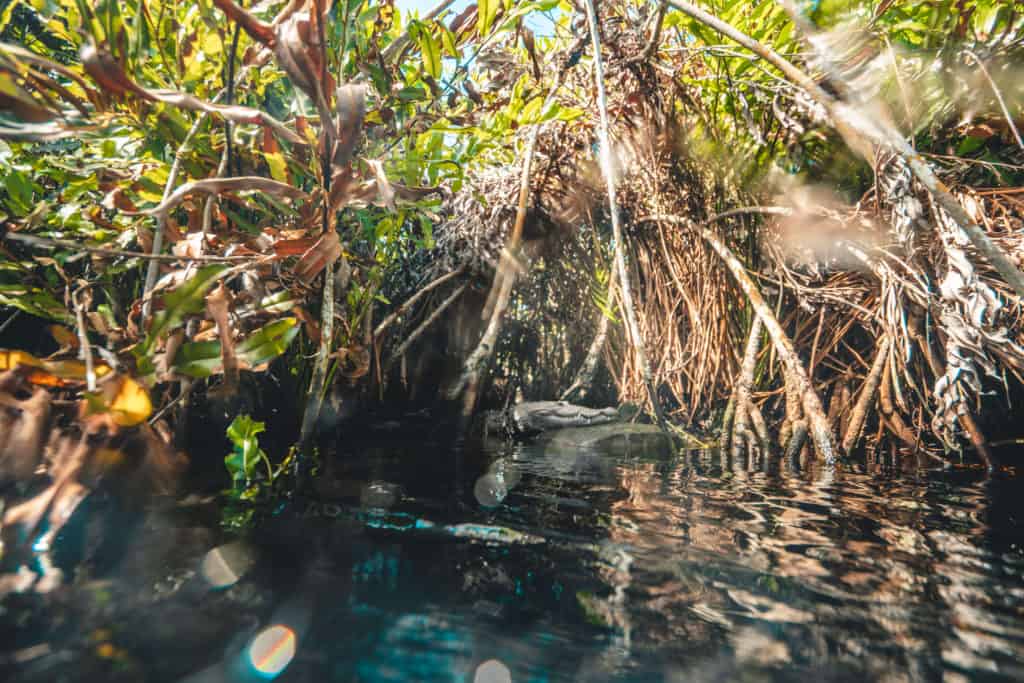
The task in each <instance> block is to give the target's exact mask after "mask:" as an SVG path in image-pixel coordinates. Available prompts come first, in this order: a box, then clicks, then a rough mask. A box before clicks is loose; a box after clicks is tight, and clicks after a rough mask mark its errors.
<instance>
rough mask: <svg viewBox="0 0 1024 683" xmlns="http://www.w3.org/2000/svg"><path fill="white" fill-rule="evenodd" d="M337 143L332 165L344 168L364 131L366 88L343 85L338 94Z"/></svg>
mask: <svg viewBox="0 0 1024 683" xmlns="http://www.w3.org/2000/svg"><path fill="white" fill-rule="evenodd" d="M336 101H337V117H336V119H335V125H336V126H337V141H336V142H335V147H334V149H333V150H332V153H331V163H332V164H333V165H334V167H335V168H344V167H345V166H347V165H348V164H349V162H350V161H351V160H352V154H353V152H354V151H355V148H356V143H357V142H359V134H360V133H361V132H362V130H363V119H364V118H365V116H366V86H365V85H361V84H360V85H352V84H349V85H342V86H339V87H338V92H337V94H336Z"/></svg>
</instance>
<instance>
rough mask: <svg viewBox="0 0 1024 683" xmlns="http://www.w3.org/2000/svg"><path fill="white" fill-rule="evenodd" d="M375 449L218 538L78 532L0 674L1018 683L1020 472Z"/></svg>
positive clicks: (44, 677)
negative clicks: (252, 523) (239, 531)
mask: <svg viewBox="0 0 1024 683" xmlns="http://www.w3.org/2000/svg"><path fill="white" fill-rule="evenodd" d="M387 441H389V442H390V443H384V442H383V440H382V439H376V440H375V441H374V444H375V445H372V446H370V445H366V446H355V445H352V446H350V447H349V450H350V451H352V452H348V453H338V454H336V455H335V456H334V457H333V458H332V459H331V460H330V461H329V464H326V463H325V470H326V471H325V476H324V477H323V478H322V479H321V482H320V485H319V487H318V497H317V498H316V499H315V500H314V499H308V500H296V501H292V502H290V503H289V504H287V505H283V506H281V507H280V508H278V509H275V510H272V511H268V513H267V515H266V518H265V519H264V520H263V521H262V522H261V523H259V524H258V525H257V526H256V529H255V531H253V532H251V533H249V534H247V535H244V536H242V537H238V536H232V535H230V534H228V533H226V532H225V531H223V530H222V528H221V527H220V526H219V519H220V511H219V508H218V505H217V502H216V501H204V500H198V499H186V500H184V501H181V502H179V503H178V504H176V505H174V506H172V507H168V508H164V509H158V510H152V511H150V512H149V513H148V515H147V516H146V517H145V519H143V520H141V521H136V523H135V524H134V528H131V529H129V528H128V527H127V526H125V524H126V522H125V519H124V516H123V515H122V516H118V514H117V513H116V511H111V510H107V511H105V512H106V513H107V514H104V515H100V514H93V515H92V517H91V520H86V521H82V522H80V523H79V528H78V529H77V530H75V529H72V530H69V531H68V532H67V533H68V534H79V535H80V536H81V537H82V538H84V539H85V540H84V541H80V542H79V543H78V545H79V546H80V547H79V548H78V550H77V551H76V555H75V558H74V561H73V562H72V561H71V560H68V559H66V558H65V559H64V560H61V559H60V558H59V557H58V558H56V559H52V560H50V561H52V562H53V563H54V565H55V571H57V570H59V568H60V565H61V564H62V563H63V564H64V565H67V566H68V569H66V570H65V571H66V574H65V578H66V579H67V580H66V582H65V584H64V585H63V586H61V587H59V588H56V589H54V590H52V591H50V592H48V593H45V594H40V593H10V594H8V595H6V596H5V597H4V598H3V601H2V602H0V666H2V667H3V669H2V670H0V678H3V679H4V680H12V681H55V680H63V681H93V680H96V681H99V680H115V681H117V680H126V681H127V680H132V681H134V680H146V681H189V682H194V683H201V682H206V681H210V682H213V681H266V680H271V679H274V678H276V679H277V680H279V681H366V682H375V683H376V682H383V681H453V680H454V681H479V682H481V683H482V682H484V681H486V682H488V683H490V682H495V683H497V682H500V681H537V682H549V681H648V680H650V681H718V680H721V681H726V680H729V681H732V680H742V681H748V680H749V681H762V680H789V679H794V678H801V679H804V678H807V677H811V676H813V677H816V678H818V679H820V680H823V681H829V680H865V679H866V680H886V681H901V680H950V681H957V680H986V679H993V680H999V679H1005V680H1011V679H1018V680H1019V679H1021V678H1024V547H1022V544H1024V533H1022V532H1024V527H1022V519H1021V517H1022V515H1024V506H1022V505H1021V500H1022V494H1024V485H1022V482H1021V481H1020V480H1017V479H998V478H997V479H988V480H985V479H982V478H981V477H980V476H977V475H973V474H964V473H960V474H948V473H945V474H944V473H929V474H920V475H913V474H912V475H906V474H900V473H896V472H892V471H886V470H885V469H879V470H878V471H874V472H871V473H870V474H867V473H855V472H849V471H842V472H838V473H834V474H832V475H826V474H824V473H821V472H808V471H798V470H794V469H791V468H790V467H789V466H787V465H785V464H782V465H779V464H778V463H774V464H773V463H769V464H767V465H765V464H764V463H760V462H755V463H750V462H746V461H743V462H737V461H732V460H731V459H729V458H724V457H721V456H720V455H718V454H717V453H713V452H692V453H684V454H680V455H678V456H676V457H671V458H666V457H661V456H657V457H656V456H653V455H650V454H645V453H635V452H632V453H630V452H626V453H618V454H615V455H609V454H602V453H600V452H597V451H592V450H589V451H588V450H581V449H571V448H564V447H553V446H550V445H548V446H544V445H517V446H510V445H500V444H499V445H491V446H490V447H486V448H467V449H461V450H459V455H458V457H452V453H451V450H452V449H451V448H446V447H442V446H439V445H437V444H432V443H430V441H429V439H426V438H422V437H420V436H418V435H409V434H405V435H404V436H398V435H391V436H390V437H388V438H387ZM356 456H358V457H356ZM93 512H94V513H96V512H97V511H95V510H94V511H93ZM117 535H122V536H124V537H127V538H130V542H122V543H121V546H123V547H122V549H121V550H120V551H119V552H118V553H117V561H116V562H110V561H109V560H105V559H104V558H103V557H101V556H102V555H104V553H106V555H110V554H111V553H112V552H113V551H111V550H109V548H108V549H107V550H94V549H92V548H94V544H93V541H95V540H96V539H107V540H108V542H109V538H108V537H110V536H117ZM115 545H117V544H115ZM99 547H100V545H95V548H99ZM72 564H74V565H76V567H77V568H74V569H72V568H71V567H70V565H72Z"/></svg>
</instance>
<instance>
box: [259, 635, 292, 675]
mask: <svg viewBox="0 0 1024 683" xmlns="http://www.w3.org/2000/svg"><path fill="white" fill-rule="evenodd" d="M294 657H295V632H294V631H292V630H291V629H290V628H288V627H287V626H281V625H277V626H271V627H269V628H266V629H264V630H263V631H261V632H260V633H259V635H257V636H256V637H255V638H253V639H252V643H250V645H249V662H250V663H251V664H252V666H253V668H254V669H256V671H258V672H259V673H260V674H261V675H262V676H263V677H264V678H275V677H276V676H277V675H278V674H280V673H281V672H282V671H284V670H285V667H287V666H288V665H289V664H290V663H291V661H292V659H294Z"/></svg>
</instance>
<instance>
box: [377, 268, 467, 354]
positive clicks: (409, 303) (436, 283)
mask: <svg viewBox="0 0 1024 683" xmlns="http://www.w3.org/2000/svg"><path fill="white" fill-rule="evenodd" d="M464 272H466V266H465V265H462V266H460V267H458V268H456V269H455V270H453V271H451V272H450V273H445V274H444V275H442V276H441V277H439V278H437V279H436V280H433V281H431V282H429V283H428V284H426V285H425V286H424V287H423V288H422V289H420V290H419V291H418V292H416V293H415V294H413V295H412V296H410V297H409V298H408V299H406V300H405V302H404V303H403V304H402V305H401V306H399V307H398V308H396V309H395V310H394V311H392V312H391V313H390V314H389V315H388V316H387V317H386V318H384V320H382V321H380V324H379V325H377V327H376V329H374V330H373V338H374V339H378V338H380V336H381V335H382V334H384V331H385V330H387V329H388V327H389V326H391V324H392V323H394V322H395V320H397V319H398V318H399V316H401V315H404V314H405V313H406V311H408V310H409V309H410V308H412V307H413V306H415V305H416V303H417V302H418V301H419V300H420V299H422V298H423V297H424V296H426V295H427V294H429V293H430V292H432V291H434V290H435V289H437V288H438V287H440V286H441V285H443V284H444V283H446V282H448V281H449V280H451V279H452V278H454V277H458V276H459V275H462V274H463V273H464Z"/></svg>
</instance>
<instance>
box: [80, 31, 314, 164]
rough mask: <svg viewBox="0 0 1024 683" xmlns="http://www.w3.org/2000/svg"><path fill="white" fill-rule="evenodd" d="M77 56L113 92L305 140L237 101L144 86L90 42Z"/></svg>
mask: <svg viewBox="0 0 1024 683" xmlns="http://www.w3.org/2000/svg"><path fill="white" fill-rule="evenodd" d="M79 56H80V57H81V59H82V66H83V67H84V68H85V70H86V72H87V73H88V74H89V75H90V76H92V77H93V79H94V80H95V81H96V82H97V83H98V84H99V85H100V86H101V87H103V89H104V90H106V91H108V92H111V93H113V94H115V95H118V96H124V95H127V94H129V93H130V94H132V95H135V96H137V97H140V98H142V99H144V100H147V101H150V102H164V103H165V104H170V105H173V106H175V107H179V108H181V109H189V110H192V111H200V112H207V113H209V114H214V115H217V116H220V117H221V118H223V119H226V120H228V121H233V122H235V123H255V124H259V125H261V126H266V127H267V128H270V129H272V130H273V131H274V132H275V133H277V134H278V135H280V136H281V137H282V138H283V139H285V140H288V141H289V142H292V143H295V144H300V145H304V144H306V141H305V139H303V138H301V137H299V136H298V135H297V134H296V133H295V132H293V131H291V130H289V129H288V127H287V126H285V125H284V124H283V123H282V122H280V121H278V120H277V119H275V118H274V117H273V116H270V115H269V114H267V113H266V112H264V111H261V110H259V109H254V108H252V107H245V106H242V105H237V104H213V103H212V102H205V101H203V100H201V99H199V98H198V97H195V96H194V95H190V94H188V93H183V92H178V91H177V90H163V89H158V90H148V89H146V88H143V87H142V86H140V85H138V84H137V83H135V82H134V81H132V79H131V78H129V77H128V74H126V73H125V72H124V70H123V69H122V68H121V65H120V64H118V63H117V61H116V60H115V59H114V58H113V56H111V54H110V53H109V52H107V51H106V50H102V49H100V48H98V47H96V46H95V45H93V44H91V43H89V44H86V45H84V46H82V49H81V51H80V53H79Z"/></svg>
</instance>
